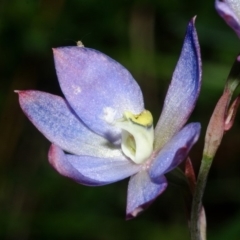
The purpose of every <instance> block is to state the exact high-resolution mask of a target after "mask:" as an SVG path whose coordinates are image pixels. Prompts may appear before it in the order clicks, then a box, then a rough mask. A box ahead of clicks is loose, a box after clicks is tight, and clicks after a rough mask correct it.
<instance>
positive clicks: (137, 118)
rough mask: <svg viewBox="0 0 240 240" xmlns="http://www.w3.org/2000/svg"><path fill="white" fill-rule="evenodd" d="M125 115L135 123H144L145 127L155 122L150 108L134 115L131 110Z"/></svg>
mask: <svg viewBox="0 0 240 240" xmlns="http://www.w3.org/2000/svg"><path fill="white" fill-rule="evenodd" d="M124 117H125V118H126V119H130V120H131V121H132V122H133V123H136V124H139V125H142V126H144V127H151V126H152V124H153V117H152V114H151V113H150V112H149V111H148V110H144V111H143V112H141V113H140V114H138V115H134V114H132V113H131V112H125V113H124Z"/></svg>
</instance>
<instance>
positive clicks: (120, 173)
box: [49, 145, 140, 186]
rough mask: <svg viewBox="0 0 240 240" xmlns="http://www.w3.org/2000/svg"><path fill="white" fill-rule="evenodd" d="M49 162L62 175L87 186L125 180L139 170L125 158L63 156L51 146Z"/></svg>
mask: <svg viewBox="0 0 240 240" xmlns="http://www.w3.org/2000/svg"><path fill="white" fill-rule="evenodd" d="M49 162H50V163H51V164H52V166H53V167H54V168H55V169H56V170H57V171H58V172H59V173H60V174H62V175H64V176H67V177H70V178H72V179H74V180H75V181H77V182H78V183H81V184H83V185H88V186H101V185H106V184H110V183H113V182H117V181H119V180H122V179H124V178H127V177H129V176H131V175H133V174H135V173H137V172H138V171H139V169H140V166H139V165H136V164H134V163H132V162H130V161H129V160H128V159H126V158H118V159H115V158H97V157H92V156H77V155H70V154H65V153H64V152H63V151H62V150H61V148H59V147H57V146H56V145H52V146H51V148H50V150H49Z"/></svg>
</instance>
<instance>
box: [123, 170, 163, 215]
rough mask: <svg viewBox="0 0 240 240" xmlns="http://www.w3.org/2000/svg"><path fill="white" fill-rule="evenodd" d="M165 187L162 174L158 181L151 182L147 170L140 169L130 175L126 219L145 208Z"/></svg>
mask: <svg viewBox="0 0 240 240" xmlns="http://www.w3.org/2000/svg"><path fill="white" fill-rule="evenodd" d="M166 187H167V180H166V178H165V177H164V176H161V177H160V178H159V181H158V183H153V182H152V181H151V179H150V178H149V175H148V172H146V171H141V172H139V173H137V174H136V175H134V176H132V177H131V178H130V181H129V185H128V195H127V219H130V218H133V217H136V216H137V215H138V214H139V213H140V212H142V211H143V210H145V209H146V208H147V207H148V206H149V205H150V204H151V203H152V202H153V201H154V200H155V199H156V198H157V197H158V196H159V195H160V194H161V193H162V192H163V191H164V190H165V189H166Z"/></svg>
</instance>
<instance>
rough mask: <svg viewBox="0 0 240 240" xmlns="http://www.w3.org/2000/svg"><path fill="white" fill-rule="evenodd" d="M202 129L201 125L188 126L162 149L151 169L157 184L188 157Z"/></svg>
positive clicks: (192, 124)
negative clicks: (164, 175)
mask: <svg viewBox="0 0 240 240" xmlns="http://www.w3.org/2000/svg"><path fill="white" fill-rule="evenodd" d="M200 129H201V126H200V124H199V123H189V124H187V125H186V126H185V127H184V128H183V129H182V130H180V131H179V132H178V133H177V134H176V135H175V136H174V137H173V138H172V139H171V140H170V141H169V142H168V143H167V144H166V145H165V146H164V147H163V149H161V151H160V152H159V153H158V155H157V156H156V158H155V159H154V161H153V163H152V166H151V168H150V169H149V174H150V177H151V179H152V180H153V181H154V182H155V183H157V182H158V181H159V177H161V176H162V175H163V174H165V173H167V172H169V171H171V170H172V169H174V168H175V167H177V166H178V165H179V164H180V163H181V162H182V161H183V160H184V159H185V158H186V157H187V155H188V153H189V151H190V149H191V148H192V146H193V145H194V144H195V143H196V141H197V140H198V138H199V135H200ZM160 181H161V178H160Z"/></svg>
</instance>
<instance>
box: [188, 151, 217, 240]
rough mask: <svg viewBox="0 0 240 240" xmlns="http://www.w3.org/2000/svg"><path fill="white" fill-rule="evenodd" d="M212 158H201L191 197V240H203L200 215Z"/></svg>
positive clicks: (204, 237)
mask: <svg viewBox="0 0 240 240" xmlns="http://www.w3.org/2000/svg"><path fill="white" fill-rule="evenodd" d="M212 160H213V157H212V158H211V157H208V156H206V155H204V156H203V159H202V163H201V167H200V170H199V174H198V179H197V184H196V187H195V192H194V195H193V202H192V211H191V222H190V233H191V240H205V239H206V236H205V231H203V232H202V231H201V223H200V220H201V218H200V215H201V210H202V197H203V193H204V190H205V186H206V182H207V177H208V173H209V170H210V168H211V165H212Z"/></svg>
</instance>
